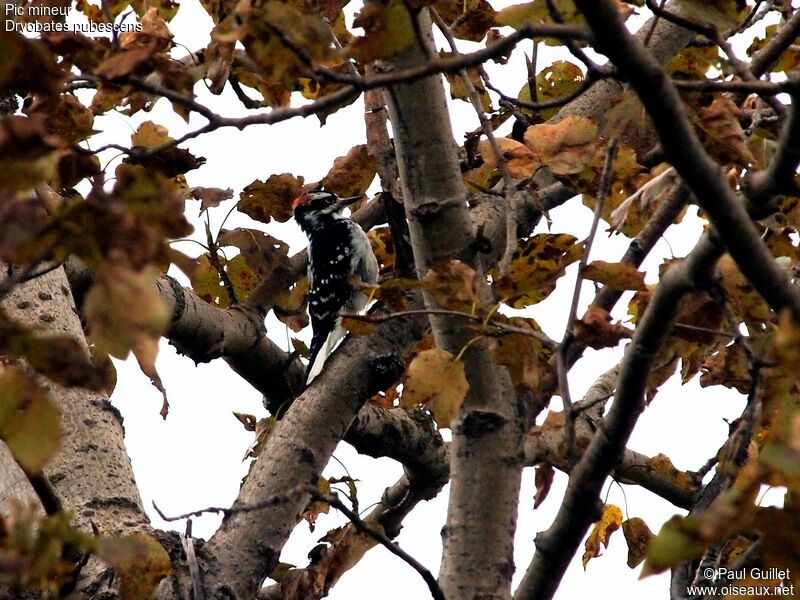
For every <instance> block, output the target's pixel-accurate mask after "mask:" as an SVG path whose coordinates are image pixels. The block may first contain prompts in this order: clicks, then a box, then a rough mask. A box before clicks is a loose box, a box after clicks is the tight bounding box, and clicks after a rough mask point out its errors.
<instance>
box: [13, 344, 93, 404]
mask: <svg viewBox="0 0 800 600" xmlns="http://www.w3.org/2000/svg"><path fill="white" fill-rule="evenodd" d="M20 342H21V343H20V346H21V347H19V348H18V349H17V351H19V352H20V354H21V355H22V356H24V357H25V360H26V361H27V362H28V364H29V365H30V366H31V367H32V368H34V369H35V370H36V371H38V372H39V373H41V374H42V375H45V376H46V377H47V378H48V379H50V380H51V381H54V382H55V383H58V384H59V385H63V386H65V387H74V386H79V387H84V388H87V389H91V390H102V389H104V388H105V387H106V386H107V385H108V381H107V379H106V377H105V376H104V375H103V374H102V373H101V372H100V370H99V369H98V368H97V367H96V366H95V365H94V364H93V363H92V361H91V360H90V359H89V356H88V355H87V353H86V350H85V348H84V347H83V346H81V345H80V344H79V343H78V342H77V341H76V340H74V339H73V338H71V337H68V336H46V337H42V336H35V335H34V336H25V339H24V340H20Z"/></svg>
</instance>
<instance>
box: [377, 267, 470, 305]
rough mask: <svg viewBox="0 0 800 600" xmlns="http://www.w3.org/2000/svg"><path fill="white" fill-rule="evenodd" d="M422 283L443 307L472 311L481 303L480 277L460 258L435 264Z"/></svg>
mask: <svg viewBox="0 0 800 600" xmlns="http://www.w3.org/2000/svg"><path fill="white" fill-rule="evenodd" d="M422 285H423V287H424V288H425V289H426V290H427V291H428V293H430V295H431V296H433V298H434V300H436V303H437V304H438V305H439V306H441V307H442V308H448V309H451V310H461V311H465V312H472V311H473V309H474V308H475V307H476V306H478V305H479V304H480V299H479V295H478V290H479V289H480V285H481V281H480V277H478V274H477V273H476V272H475V270H474V269H473V268H472V267H470V266H469V265H467V264H466V263H463V262H461V261H460V260H448V261H443V262H440V263H438V264H436V265H434V266H433V268H432V269H431V270H430V271H428V272H427V273H426V274H425V277H423V278H422ZM381 288H382V289H383V286H381Z"/></svg>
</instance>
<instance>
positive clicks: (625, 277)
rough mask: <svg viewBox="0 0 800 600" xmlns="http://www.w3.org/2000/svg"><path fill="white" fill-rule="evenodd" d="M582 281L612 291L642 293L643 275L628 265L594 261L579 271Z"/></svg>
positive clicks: (643, 288)
mask: <svg viewBox="0 0 800 600" xmlns="http://www.w3.org/2000/svg"><path fill="white" fill-rule="evenodd" d="M581 275H582V276H583V278H584V279H589V280H590V281H596V282H598V283H602V284H603V285H607V286H608V287H610V288H611V289H614V290H637V291H644V290H646V289H647V286H646V285H645V283H644V273H642V272H641V271H639V270H638V269H637V268H636V267H634V266H633V265H632V264H630V263H610V262H606V261H604V260H594V261H592V262H591V263H589V264H588V265H586V268H585V269H583V271H581Z"/></svg>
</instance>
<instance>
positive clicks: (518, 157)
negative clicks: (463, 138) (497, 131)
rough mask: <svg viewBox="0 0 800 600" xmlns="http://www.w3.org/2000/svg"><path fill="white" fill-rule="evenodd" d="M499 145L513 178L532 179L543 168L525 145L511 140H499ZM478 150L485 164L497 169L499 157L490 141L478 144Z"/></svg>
mask: <svg viewBox="0 0 800 600" xmlns="http://www.w3.org/2000/svg"><path fill="white" fill-rule="evenodd" d="M497 145H498V146H499V147H500V153H501V154H502V156H503V159H505V161H506V168H507V169H508V172H509V174H510V175H511V176H512V177H516V178H520V179H522V178H525V177H532V176H533V174H534V173H535V172H536V169H538V168H539V167H540V166H541V163H540V162H539V161H537V160H536V157H535V156H534V155H533V152H531V151H530V150H529V149H528V147H527V146H525V144H522V143H520V142H518V141H516V140H512V139H510V138H497ZM478 150H479V151H480V153H481V156H482V157H483V162H484V164H487V165H489V166H491V167H494V168H497V157H496V156H495V153H494V151H493V150H492V146H491V144H490V143H489V141H488V140H483V141H481V143H479V144H478Z"/></svg>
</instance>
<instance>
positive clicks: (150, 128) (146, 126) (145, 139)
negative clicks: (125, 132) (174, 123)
mask: <svg viewBox="0 0 800 600" xmlns="http://www.w3.org/2000/svg"><path fill="white" fill-rule="evenodd" d="M171 141H172V138H171V137H170V135H169V131H168V130H167V128H166V127H164V126H163V125H158V124H157V123H153V122H152V121H145V122H144V123H142V124H141V125H139V128H138V129H137V130H136V132H135V133H133V134H131V145H132V146H144V147H145V148H155V147H157V146H161V145H162V144H166V143H167V142H171Z"/></svg>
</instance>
